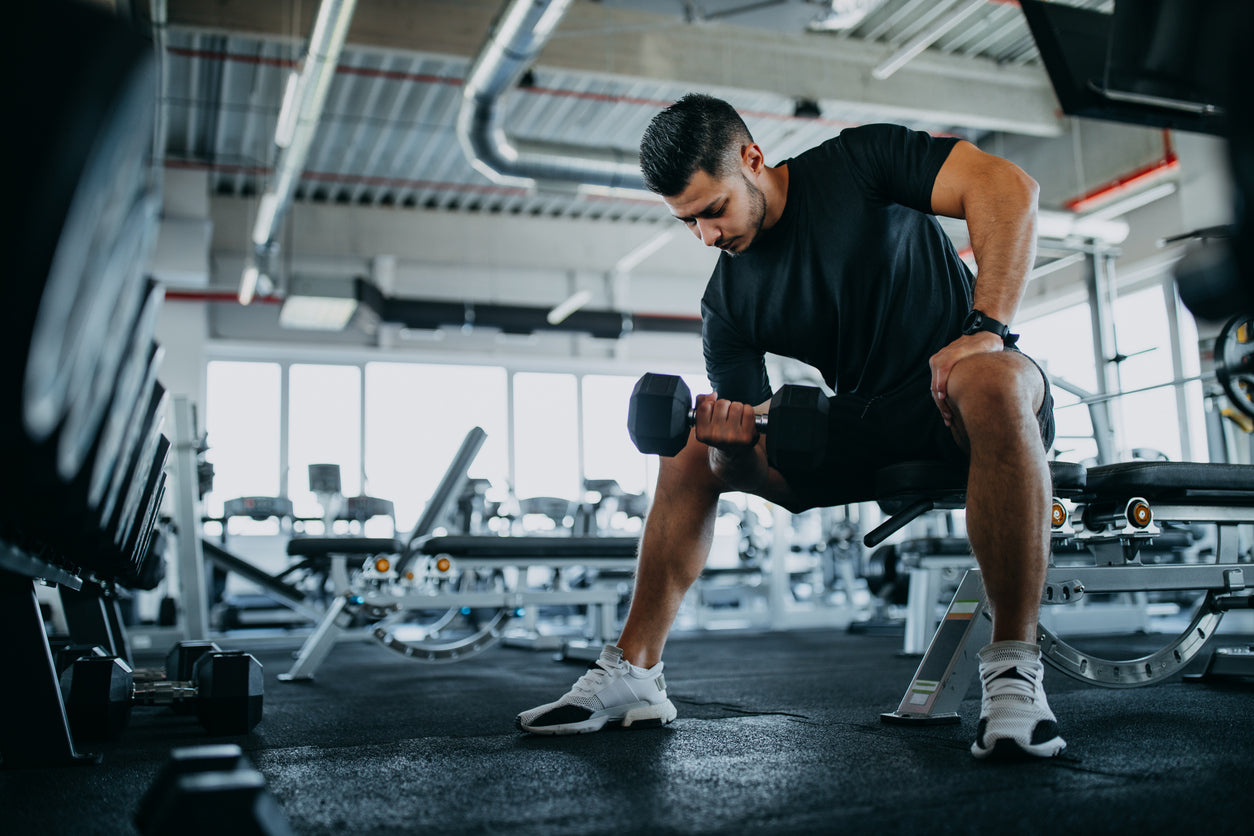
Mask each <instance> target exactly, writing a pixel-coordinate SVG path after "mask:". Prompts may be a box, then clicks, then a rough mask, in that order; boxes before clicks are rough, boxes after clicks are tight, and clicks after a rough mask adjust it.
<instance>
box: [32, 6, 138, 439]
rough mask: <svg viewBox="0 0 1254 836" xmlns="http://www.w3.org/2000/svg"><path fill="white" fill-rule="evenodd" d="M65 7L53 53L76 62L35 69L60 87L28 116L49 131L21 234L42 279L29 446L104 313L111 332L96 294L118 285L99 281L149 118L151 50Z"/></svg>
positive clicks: (55, 411)
mask: <svg viewBox="0 0 1254 836" xmlns="http://www.w3.org/2000/svg"><path fill="white" fill-rule="evenodd" d="M70 11H71V10H70V9H69V8H66V9H65V12H66V15H65V18H66V19H65V20H64V21H63V22H62V25H63V27H64V29H58V40H57V43H58V46H57V49H56V50H55V55H61V56H64V55H71V56H76V60H72V61H62V60H61V59H60V58H47V57H45V59H44V60H43V61H41V62H39V63H40V72H41V73H43V72H44V71H45V68H47V71H48V72H49V73H51V74H52V75H51V76H50V77H49V78H47V79H46V81H47V87H44V89H45V90H46V89H55V90H57V91H58V94H57V95H56V96H48V95H47V94H46V93H41V100H43V101H45V102H46V103H45V104H42V107H43V109H44V112H42V113H41V112H37V111H32V112H30V113H28V116H29V117H30V118H29V120H28V121H29V123H30V124H33V125H37V126H44V127H47V129H48V133H47V134H45V135H43V136H42V137H41V138H40V141H39V142H36V143H35V144H34V145H32V154H33V155H35V159H34V160H33V162H31V163H30V169H31V171H30V174H29V176H30V177H31V178H32V179H33V180H34V181H35V182H33V183H31V184H30V189H31V191H32V192H33V193H34V194H33V196H32V197H31V199H30V202H31V211H30V212H29V216H30V217H28V218H26V219H24V221H23V223H25V224H27V225H28V226H26V227H24V228H23V229H21V230H20V231H19V237H18V238H17V240H18V241H19V242H20V243H21V245H22V247H23V248H24V249H23V250H22V251H21V252H20V254H19V257H18V258H17V259H16V261H17V262H18V264H19V265H20V266H19V272H20V273H22V274H24V275H23V276H22V280H23V281H27V280H29V281H31V282H32V283H35V282H37V283H38V286H41V287H42V293H41V295H40V297H39V303H38V307H37V309H36V310H35V311H34V316H33V325H32V326H30V339H29V344H28V345H29V351H23V352H22V354H21V355H19V356H24V357H25V364H24V369H25V370H24V375H23V383H22V399H21V403H22V409H21V413H22V419H23V426H24V427H25V429H26V433H27V435H28V436H29V437H30V438H31V439H32V440H34V441H36V442H41V441H44V440H45V439H47V438H48V436H49V435H51V433H52V432H53V430H54V429H56V427H57V426H58V425H59V423H60V421H61V419H62V418H63V417H64V415H65V410H66V408H67V406H68V399H69V398H70V396H71V395H72V377H74V376H76V377H77V378H78V381H79V382H80V383H82V382H85V381H86V380H89V379H90V374H89V373H88V374H84V372H83V369H84V368H85V367H86V368H87V369H88V372H89V371H90V368H94V361H95V359H96V354H97V352H98V349H99V347H98V346H97V345H95V344H93V343H91V342H90V339H91V338H93V337H95V336H98V335H99V334H101V333H102V328H101V325H100V321H101V320H104V322H105V323H106V324H105V327H106V328H107V321H108V316H109V314H110V312H111V309H110V306H109V305H107V304H101V302H102V301H103V300H107V299H113V298H116V293H117V292H118V288H116V287H114V288H109V287H107V286H106V281H105V279H106V278H108V276H107V274H106V271H105V270H104V267H105V265H106V264H107V262H108V257H107V255H108V253H109V252H111V251H112V249H113V245H114V243H115V242H116V240H117V237H118V231H119V230H120V229H121V227H122V225H123V222H124V220H125V218H126V213H127V211H128V210H129V208H130V207H131V205H132V204H133V203H134V200H135V196H136V194H137V192H138V191H139V190H140V189H142V188H143V187H144V184H145V179H146V175H147V165H148V162H147V161H148V156H149V146H150V145H151V139H152V121H153V118H154V114H155V97H154V89H155V78H156V75H155V62H154V60H153V56H152V50H151V47H149V46H146V44H145V42H144V41H143V39H142V38H140V37H139V36H138V35H136V34H135V33H134V32H132V31H130V30H129V29H128V28H127V27H125V26H122V25H120V24H119V23H118V22H117V21H116V18H113V17H112V16H109V15H104V14H99V13H98V12H93V13H86V14H85V13H82V12H74V14H73V15H71V14H70ZM80 14H81V15H82V18H83V19H82V20H80V19H79V18H78V17H76V16H75V15H80ZM53 54H54V53H53V52H50V53H49V55H53ZM56 64H64V65H66V66H65V67H63V68H60V69H58V68H57V67H55V66H54V65H56ZM41 87H43V85H41ZM40 146H41V147H40ZM23 327H25V326H23ZM24 348H25V347H24ZM76 369H77V370H78V372H77V375H76V374H75V370H76Z"/></svg>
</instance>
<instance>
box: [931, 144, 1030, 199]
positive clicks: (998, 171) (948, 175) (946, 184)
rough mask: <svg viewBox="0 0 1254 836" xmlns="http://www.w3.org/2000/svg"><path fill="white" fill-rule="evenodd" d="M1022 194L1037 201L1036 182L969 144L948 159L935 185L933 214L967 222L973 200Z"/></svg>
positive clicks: (960, 146) (1008, 164) (956, 145)
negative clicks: (981, 197)
mask: <svg viewBox="0 0 1254 836" xmlns="http://www.w3.org/2000/svg"><path fill="white" fill-rule="evenodd" d="M995 193H996V194H1009V193H1015V194H1022V195H1023V196H1024V198H1029V197H1030V198H1031V199H1032V200H1035V195H1036V182H1035V181H1034V180H1032V178H1030V177H1028V175H1027V174H1025V173H1024V172H1023V170H1022V169H1021V168H1019V167H1018V166H1017V165H1015V164H1014V163H1012V162H1010V161H1009V160H1006V159H1003V158H1001V157H998V156H995V155H993V154H986V153H985V152H983V151H981V150H980V149H978V148H976V147H975V146H974V145H972V144H971V143H970V142H967V141H966V140H962V141H959V142H957V143H955V144H954V147H953V149H952V150H950V152H949V156H948V157H946V159H945V162H944V164H943V165H942V166H941V168H940V171H938V172H937V174H936V180H935V182H934V183H933V184H932V211H933V212H935V213H936V214H937V215H944V216H946V217H949V218H966V216H967V211H968V209H969V208H970V206H971V202H972V200H973V199H976V198H978V197H980V196H982V195H983V196H991V195H993V194H995Z"/></svg>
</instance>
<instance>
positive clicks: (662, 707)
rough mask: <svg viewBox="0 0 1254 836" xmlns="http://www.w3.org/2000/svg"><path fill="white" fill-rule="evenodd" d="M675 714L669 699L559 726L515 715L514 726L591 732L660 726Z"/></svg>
mask: <svg viewBox="0 0 1254 836" xmlns="http://www.w3.org/2000/svg"><path fill="white" fill-rule="evenodd" d="M677 715H678V712H676V711H675V706H674V705H673V704H672V703H671V701H670V700H663V701H662V702H660V703H640V704H637V705H635V706H633V707H632V708H629V709H627V710H626V711H625V712H623V714H622V716H621V717H620V716H616V715H615V714H613V713H607V714H602V715H596V714H594V715H592V716H591V717H589V718H588V719H587V720H584V721H582V722H579V723H564V724H562V725H559V726H528V725H525V724H524V723H523V721H522V718H521V717H515V718H514V726H515V728H517V729H518V730H519V731H524V732H528V733H530V734H547V735H558V734H591V733H592V732H598V731H601V730H602V729H604V728H605V727H606V726H610V727H621V728H624V729H650V728H653V729H656V728H661V727H662V726H664V725H666V724H667V723H669V722H671V721H672V720H674V719H675V717H676V716H677Z"/></svg>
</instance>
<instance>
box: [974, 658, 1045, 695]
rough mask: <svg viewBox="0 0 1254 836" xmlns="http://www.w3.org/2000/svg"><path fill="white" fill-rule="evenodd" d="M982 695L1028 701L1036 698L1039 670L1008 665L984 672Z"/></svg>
mask: <svg viewBox="0 0 1254 836" xmlns="http://www.w3.org/2000/svg"><path fill="white" fill-rule="evenodd" d="M983 679H984V695H985V697H987V698H988V699H992V698H993V697H1017V698H1019V699H1022V700H1026V701H1028V702H1032V701H1034V700H1035V699H1036V688H1037V685H1038V684H1039V681H1040V671H1037V670H1033V669H1031V668H1027V669H1025V668H1022V667H1019V666H1018V665H1009V666H1007V667H1004V668H992V669H990V670H987V671H985V672H984V677H983Z"/></svg>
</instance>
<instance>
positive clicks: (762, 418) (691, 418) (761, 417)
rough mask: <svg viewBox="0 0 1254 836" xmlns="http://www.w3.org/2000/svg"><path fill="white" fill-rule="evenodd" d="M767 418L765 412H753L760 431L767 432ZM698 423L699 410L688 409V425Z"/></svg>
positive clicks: (754, 423)
mask: <svg viewBox="0 0 1254 836" xmlns="http://www.w3.org/2000/svg"><path fill="white" fill-rule="evenodd" d="M767 418H768V416H767V414H766V413H765V412H755V413H754V414H753V426H755V427H756V428H757V430H758V432H760V433H764V432H766V427H767V423H768V422H767ZM696 425H697V410H695V409H690V410H688V426H690V427H695V426H696Z"/></svg>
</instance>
